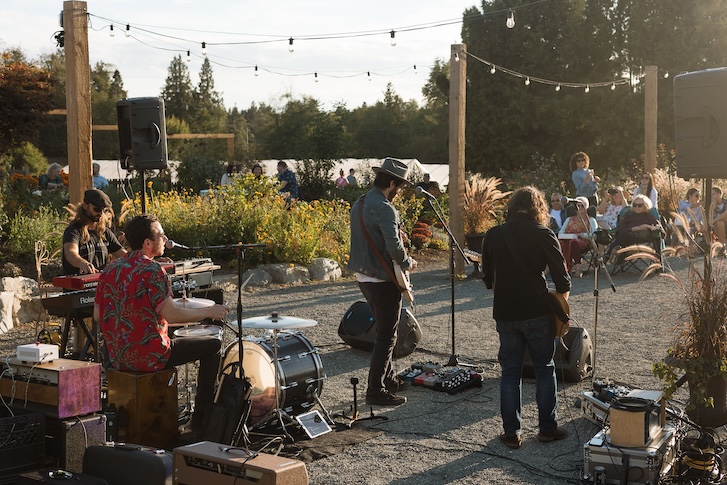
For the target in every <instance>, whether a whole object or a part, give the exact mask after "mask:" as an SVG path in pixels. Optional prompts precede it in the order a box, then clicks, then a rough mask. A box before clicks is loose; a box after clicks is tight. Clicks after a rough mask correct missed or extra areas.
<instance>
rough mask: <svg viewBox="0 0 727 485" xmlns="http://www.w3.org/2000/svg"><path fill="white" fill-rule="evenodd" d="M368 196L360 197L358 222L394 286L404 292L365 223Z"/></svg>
mask: <svg viewBox="0 0 727 485" xmlns="http://www.w3.org/2000/svg"><path fill="white" fill-rule="evenodd" d="M365 198H366V194H364V195H362V196H361V198H360V199H359V202H360V204H359V205H358V222H359V224H361V231H362V232H363V234H364V236H365V237H366V241H368V243H369V246H371V249H373V250H374V254H375V255H376V258H377V259H378V260H379V262H380V263H381V266H383V267H384V269H385V270H386V273H387V274H388V275H389V278H391V282H392V283H394V286H396V287H397V288H398V289H399V291H400V292H402V293H403V292H404V288H402V287H401V286H400V285H399V282H398V281H397V280H396V275H395V274H394V270H393V269H392V268H391V266H390V265H389V264H387V263H386V260H385V259H384V255H383V254H381V251H379V248H377V247H376V245H375V244H374V240H373V239H371V234H369V231H367V230H366V224H364V215H363V207H364V199H365Z"/></svg>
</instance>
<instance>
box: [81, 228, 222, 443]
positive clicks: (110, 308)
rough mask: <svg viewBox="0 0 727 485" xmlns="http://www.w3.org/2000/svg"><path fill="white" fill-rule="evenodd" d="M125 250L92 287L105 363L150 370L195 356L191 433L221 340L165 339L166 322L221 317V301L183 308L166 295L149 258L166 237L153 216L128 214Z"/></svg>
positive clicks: (209, 397)
mask: <svg viewBox="0 0 727 485" xmlns="http://www.w3.org/2000/svg"><path fill="white" fill-rule="evenodd" d="M125 232H126V239H127V241H128V243H129V246H130V247H131V250H132V251H131V252H130V253H129V254H127V255H126V256H124V257H123V258H119V259H117V260H115V261H113V262H112V263H111V264H109V265H108V266H107V267H106V270H104V272H103V273H102V274H101V277H100V279H99V282H98V287H97V288H96V300H95V305H94V309H93V317H94V319H95V320H96V321H97V322H99V325H100V326H101V331H102V332H103V336H104V342H105V343H106V348H107V350H108V357H109V360H110V362H111V367H112V368H114V369H118V370H127V371H138V372H155V371H159V370H162V369H170V368H172V367H175V366H177V365H181V364H184V363H187V362H193V361H196V360H199V374H198V383H197V395H196V396H195V410H194V414H193V415H192V422H191V427H192V430H193V431H198V430H200V429H201V426H202V421H203V419H204V412H205V410H206V409H207V407H208V406H209V405H210V404H211V403H212V401H213V399H214V385H215V379H216V378H217V371H218V367H219V362H220V348H221V342H220V340H219V339H217V338H214V337H184V338H178V339H174V340H171V339H170V338H169V335H168V333H167V325H168V324H169V323H184V322H197V321H200V320H203V319H205V318H212V319H214V320H221V319H223V318H224V317H225V315H227V313H228V311H229V309H228V308H227V307H225V306H223V305H214V306H210V307H206V308H186V307H183V306H181V305H177V303H176V302H175V301H174V299H173V298H172V289H171V284H170V282H169V279H168V278H167V275H166V273H165V271H164V269H163V268H162V267H161V265H160V264H159V263H157V262H156V261H154V260H153V258H154V257H156V256H161V255H162V254H164V245H165V243H166V242H167V240H168V238H167V237H166V236H165V235H164V230H163V229H162V226H161V224H160V223H159V220H158V219H157V218H156V216H153V215H150V214H141V215H139V216H136V217H134V218H133V219H132V220H131V221H130V222H129V223H128V224H127V225H126V228H125Z"/></svg>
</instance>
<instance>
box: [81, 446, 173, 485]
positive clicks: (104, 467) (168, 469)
mask: <svg viewBox="0 0 727 485" xmlns="http://www.w3.org/2000/svg"><path fill="white" fill-rule="evenodd" d="M172 461H173V460H172V454H171V453H170V452H167V451H164V450H161V449H155V448H150V447H148V446H141V445H132V444H123V443H116V444H113V443H111V444H107V445H101V446H89V447H88V449H86V453H85V454H84V455H83V473H86V474H88V475H93V476H95V477H101V478H103V479H104V480H106V481H107V482H108V483H109V485H172Z"/></svg>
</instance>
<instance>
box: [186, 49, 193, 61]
mask: <svg viewBox="0 0 727 485" xmlns="http://www.w3.org/2000/svg"><path fill="white" fill-rule="evenodd" d="M187 62H192V53H191V52H190V51H187Z"/></svg>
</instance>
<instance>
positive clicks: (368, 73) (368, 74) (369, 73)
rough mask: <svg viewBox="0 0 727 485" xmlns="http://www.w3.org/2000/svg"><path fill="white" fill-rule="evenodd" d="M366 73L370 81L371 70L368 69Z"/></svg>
mask: <svg viewBox="0 0 727 485" xmlns="http://www.w3.org/2000/svg"><path fill="white" fill-rule="evenodd" d="M366 75H367V76H368V77H369V81H371V71H368V72H367V73H366Z"/></svg>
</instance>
